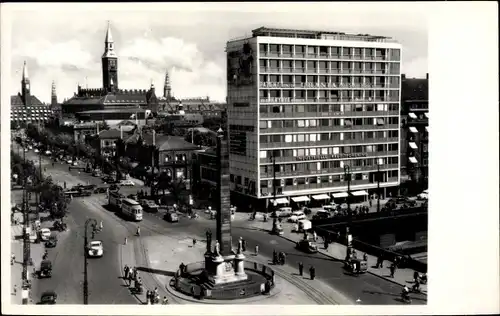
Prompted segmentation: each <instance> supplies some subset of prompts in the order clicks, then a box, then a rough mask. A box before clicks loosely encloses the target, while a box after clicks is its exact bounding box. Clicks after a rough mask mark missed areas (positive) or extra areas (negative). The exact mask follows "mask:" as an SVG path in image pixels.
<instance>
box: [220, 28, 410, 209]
mask: <svg viewBox="0 0 500 316" xmlns="http://www.w3.org/2000/svg"><path fill="white" fill-rule="evenodd" d="M401 51H402V47H401V44H399V43H397V42H395V41H394V40H392V39H390V38H386V37H381V36H371V35H361V34H358V35H351V34H345V33H336V32H324V31H302V30H284V29H269V28H264V27H262V28H259V29H256V30H253V32H252V36H251V37H247V38H242V39H235V40H231V41H229V42H228V43H227V47H226V52H227V65H228V69H227V72H228V78H227V79H228V91H227V95H228V106H227V107H228V121H229V137H230V168H231V182H232V190H233V192H238V193H237V195H238V199H237V200H238V201H240V202H243V201H244V203H245V204H248V203H250V204H252V205H255V206H257V205H258V206H260V207H263V206H264V205H267V204H268V203H269V202H270V201H272V200H274V194H275V192H276V195H277V199H276V202H277V203H278V204H281V203H293V202H296V203H301V202H308V201H323V202H324V201H325V200H329V199H331V198H342V197H346V196H347V195H348V194H347V192H346V191H347V190H348V184H349V186H350V188H349V189H350V190H349V191H350V192H349V193H350V194H352V195H354V196H364V195H365V196H366V195H368V194H371V193H373V192H375V189H376V188H377V179H379V178H378V177H377V176H376V175H377V172H378V171H377V170H380V175H381V177H380V187H381V188H382V189H381V194H382V195H385V194H388V193H389V192H390V191H391V190H392V191H394V193H395V192H396V191H397V189H396V187H397V186H398V185H399V168H400V160H399V155H400V148H399V140H400V134H399V126H400V90H401V81H400V68H401V53H402V52H401ZM273 166H275V167H274V168H275V169H274V170H273ZM274 177H275V178H276V179H277V180H276V181H275V182H273V179H274ZM348 178H350V179H351V181H347V180H348ZM349 182H350V183H349ZM240 195H241V196H240Z"/></svg>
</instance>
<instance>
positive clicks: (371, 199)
mask: <svg viewBox="0 0 500 316" xmlns="http://www.w3.org/2000/svg"><path fill="white" fill-rule="evenodd" d="M372 204H373V202H372V199H370V207H372Z"/></svg>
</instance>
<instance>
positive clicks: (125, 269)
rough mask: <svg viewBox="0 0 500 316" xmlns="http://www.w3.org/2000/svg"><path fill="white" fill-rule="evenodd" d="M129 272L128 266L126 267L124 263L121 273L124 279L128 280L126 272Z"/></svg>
mask: <svg viewBox="0 0 500 316" xmlns="http://www.w3.org/2000/svg"><path fill="white" fill-rule="evenodd" d="M129 272H130V268H129V267H128V265H125V267H124V268H123V273H124V274H123V275H124V278H125V280H128V273H129Z"/></svg>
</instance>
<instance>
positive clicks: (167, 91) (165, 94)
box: [163, 70, 172, 101]
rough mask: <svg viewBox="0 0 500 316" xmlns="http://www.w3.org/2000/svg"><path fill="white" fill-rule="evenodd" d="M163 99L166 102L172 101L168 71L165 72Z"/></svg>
mask: <svg viewBox="0 0 500 316" xmlns="http://www.w3.org/2000/svg"><path fill="white" fill-rule="evenodd" d="M163 97H164V98H166V99H167V100H168V101H170V100H171V99H172V87H171V86H170V78H169V76H168V70H167V71H166V72H165V84H164V85H163Z"/></svg>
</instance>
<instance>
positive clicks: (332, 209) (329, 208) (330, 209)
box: [323, 204, 338, 212]
mask: <svg viewBox="0 0 500 316" xmlns="http://www.w3.org/2000/svg"><path fill="white" fill-rule="evenodd" d="M337 208H338V205H331V204H329V205H323V210H325V211H327V212H335V211H336V210H337Z"/></svg>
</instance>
